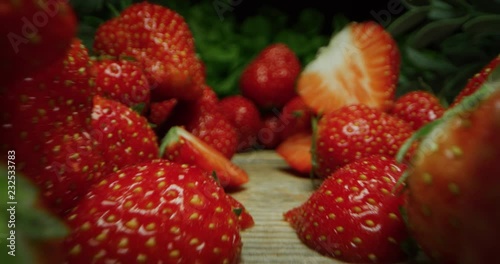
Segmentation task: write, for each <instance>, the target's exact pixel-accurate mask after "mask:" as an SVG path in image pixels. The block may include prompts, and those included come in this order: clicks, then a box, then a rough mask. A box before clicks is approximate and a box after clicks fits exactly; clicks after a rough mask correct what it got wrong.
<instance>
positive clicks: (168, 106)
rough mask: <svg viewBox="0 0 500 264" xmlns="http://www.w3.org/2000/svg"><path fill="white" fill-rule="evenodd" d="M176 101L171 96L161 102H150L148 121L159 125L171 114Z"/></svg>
mask: <svg viewBox="0 0 500 264" xmlns="http://www.w3.org/2000/svg"><path fill="white" fill-rule="evenodd" d="M177 102H178V101H177V99H175V98H173V99H168V100H165V101H161V102H153V103H151V106H150V109H149V114H148V120H149V122H151V123H153V124H155V125H161V124H163V123H165V122H166V121H167V119H168V118H169V117H170V115H171V114H172V111H174V108H175V106H176V105H177Z"/></svg>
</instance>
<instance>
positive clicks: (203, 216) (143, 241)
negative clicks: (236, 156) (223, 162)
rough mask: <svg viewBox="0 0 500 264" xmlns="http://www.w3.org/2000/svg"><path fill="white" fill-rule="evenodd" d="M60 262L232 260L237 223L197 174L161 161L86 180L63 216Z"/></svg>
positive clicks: (236, 252) (237, 246) (222, 198)
mask: <svg viewBox="0 0 500 264" xmlns="http://www.w3.org/2000/svg"><path fill="white" fill-rule="evenodd" d="M66 220H67V223H68V225H69V226H70V227H71V228H72V232H71V234H70V235H69V236H68V237H67V238H66V240H65V249H66V252H67V255H66V261H67V262H68V263H110V262H119V263H129V262H130V261H133V262H143V263H144V262H146V263H238V260H239V258H240V254H241V247H242V242H241V237H240V227H239V226H238V223H237V221H238V220H237V217H236V215H235V213H234V212H233V210H232V206H231V203H230V202H229V201H228V200H227V198H226V193H225V192H224V191H223V189H222V188H220V187H219V186H218V185H217V184H216V182H215V181H214V180H213V179H212V178H211V177H210V175H208V174H206V173H205V172H204V171H202V170H200V169H199V168H196V167H190V166H187V165H180V164H177V163H172V162H168V161H164V160H154V161H150V162H145V163H140V164H137V165H134V166H129V167H127V168H124V169H122V170H120V171H117V172H115V173H112V174H110V175H108V176H107V178H106V179H104V180H102V181H101V182H99V183H98V184H96V185H94V186H93V187H92V189H90V191H89V192H88V193H87V196H86V198H85V199H84V200H82V202H81V203H80V204H78V206H77V207H76V208H75V209H74V210H73V211H72V212H71V214H69V216H68V217H67V218H66Z"/></svg>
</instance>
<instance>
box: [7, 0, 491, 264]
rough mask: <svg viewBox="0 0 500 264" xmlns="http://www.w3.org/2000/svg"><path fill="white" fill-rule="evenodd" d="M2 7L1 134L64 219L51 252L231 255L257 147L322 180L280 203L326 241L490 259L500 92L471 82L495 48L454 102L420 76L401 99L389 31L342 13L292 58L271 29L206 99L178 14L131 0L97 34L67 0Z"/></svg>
mask: <svg viewBox="0 0 500 264" xmlns="http://www.w3.org/2000/svg"><path fill="white" fill-rule="evenodd" d="M1 12H3V13H2V14H1V16H0V22H2V23H0V31H1V32H3V33H4V35H5V36H8V38H4V39H3V40H2V41H0V45H1V46H2V47H3V48H2V49H1V50H2V53H1V58H2V64H1V65H0V67H2V71H1V73H2V81H1V82H2V83H1V86H0V94H1V95H2V98H3V99H4V100H3V104H2V112H3V115H2V117H1V118H2V119H1V120H2V127H1V128H0V130H1V132H2V142H1V148H2V151H3V153H8V152H7V151H8V150H15V153H16V156H17V157H19V160H18V161H17V165H16V167H17V169H18V171H19V172H21V173H23V175H25V176H26V177H27V178H28V179H30V180H31V181H32V182H33V183H34V184H35V185H36V186H37V187H38V188H39V190H40V192H41V201H40V204H41V206H43V207H45V208H46V209H47V210H49V211H50V212H53V213H54V214H55V215H57V216H58V217H60V218H61V219H63V220H64V222H65V224H67V226H68V227H69V229H70V231H71V232H70V234H69V235H68V236H67V237H65V238H64V241H63V248H62V254H61V255H60V256H59V255H54V256H52V257H54V258H58V259H59V261H66V262H69V263H115V262H121V263H126V262H130V261H133V262H146V263H159V262H161V263H238V262H239V261H240V256H241V250H242V241H241V237H240V231H242V230H245V229H247V228H250V227H252V226H253V225H254V221H253V218H252V216H251V214H250V213H249V212H248V211H246V209H245V207H244V206H243V204H241V203H240V202H239V201H237V200H235V199H234V198H233V197H232V196H231V195H230V194H229V192H230V191H238V190H239V189H240V188H242V187H244V185H245V184H246V183H247V182H248V181H249V180H250V179H249V176H248V175H247V173H246V172H245V171H244V170H243V169H242V168H240V167H239V166H238V165H236V164H235V163H233V162H232V158H233V157H234V155H235V154H236V153H241V152H248V151H254V150H259V149H273V150H276V152H277V153H278V154H279V155H280V156H281V157H283V159H284V160H285V161H286V162H287V164H288V165H289V166H290V167H291V168H292V169H293V170H294V171H296V172H297V173H298V174H300V175H303V176H306V175H313V176H315V177H317V178H319V179H320V180H321V181H322V183H321V185H320V186H319V187H318V188H317V189H316V190H315V192H314V193H313V194H312V195H311V197H310V198H309V199H308V200H307V201H305V202H304V203H303V204H302V205H300V206H298V207H296V208H291V209H289V210H288V211H286V212H285V213H284V219H285V221H287V222H289V223H290V225H291V226H292V227H293V228H294V229H295V231H296V232H297V234H298V237H299V239H300V240H301V241H302V242H303V243H304V244H306V245H307V246H309V247H310V248H312V249H314V250H317V251H318V252H319V253H321V254H323V255H327V256H330V257H333V258H336V259H340V260H342V261H346V262H355V263H394V262H400V261H404V260H407V259H409V258H411V257H412V256H413V252H409V251H408V250H406V249H407V248H405V246H404V245H408V241H410V240H412V239H415V240H416V242H418V245H419V246H420V247H421V248H422V249H423V250H424V251H425V253H427V255H429V257H431V258H433V259H435V260H438V261H440V262H442V263H486V261H487V260H488V259H493V256H494V254H495V253H496V251H497V250H498V247H496V246H493V244H495V243H494V239H495V238H496V237H497V236H498V235H499V234H498V232H490V233H488V230H491V229H495V227H494V225H495V224H496V223H497V222H498V221H500V217H499V216H498V213H494V214H491V213H488V212H490V211H491V212H499V211H500V205H499V204H500V203H498V201H499V200H500V199H499V197H498V193H499V192H498V180H497V179H496V178H495V177H494V176H496V175H500V170H499V166H498V165H496V164H495V161H496V160H498V157H499V153H498V150H499V149H500V145H499V143H500V142H499V141H498V139H497V137H495V135H496V133H498V132H500V124H499V121H498V120H500V118H499V116H500V113H499V111H498V109H499V108H498V104H499V103H498V102H499V101H500V99H499V98H500V97H499V95H498V92H497V93H494V92H491V91H489V90H488V92H484V91H483V90H484V89H483V88H484V86H485V85H484V83H485V80H486V79H487V78H489V77H490V75H492V76H493V74H492V72H494V70H495V69H496V67H497V65H498V64H499V63H500V57H496V58H494V59H493V60H492V61H491V63H490V64H489V65H486V66H485V67H484V69H483V70H482V71H481V72H480V73H478V74H477V75H475V76H474V77H473V78H471V79H470V82H469V83H468V84H467V86H466V87H465V89H464V90H463V91H461V92H460V94H459V95H458V96H457V97H456V99H455V101H454V102H452V104H451V106H450V107H445V106H443V105H441V104H440V100H439V99H438V98H437V97H436V96H435V95H434V94H432V93H430V92H427V91H423V90H422V91H414V92H410V93H407V94H404V95H402V96H400V97H397V98H396V92H397V84H398V78H399V69H400V63H401V61H400V54H399V50H398V46H397V44H396V42H395V41H394V40H393V38H392V37H391V35H390V34H389V33H387V32H386V31H385V30H384V28H383V27H381V26H380V25H378V24H377V23H375V22H358V23H354V22H353V23H351V24H349V25H347V26H346V27H345V28H344V29H343V30H341V31H339V32H338V33H336V34H335V35H334V36H332V39H331V41H330V44H329V45H328V46H326V47H323V48H322V49H321V50H319V52H318V54H317V57H316V58H315V59H314V60H313V61H312V62H310V63H309V64H307V65H305V67H303V65H301V62H300V61H299V59H298V58H297V56H296V54H295V53H294V52H293V51H292V50H291V49H290V48H289V47H288V46H287V45H285V44H283V43H275V44H271V45H269V46H268V47H266V48H265V49H263V50H262V51H261V52H260V53H259V54H258V55H256V57H255V58H254V59H253V60H252V61H250V62H249V63H248V65H247V67H246V68H245V70H244V71H243V73H242V75H241V78H240V87H239V88H240V91H241V94H238V95H232V96H227V97H224V98H218V96H217V94H216V93H215V92H214V90H213V89H212V87H210V86H209V85H207V83H206V80H205V77H206V71H205V70H206V69H205V65H204V63H203V61H202V60H200V58H199V56H198V55H197V50H196V45H195V41H196V40H195V39H194V38H193V36H192V33H191V31H190V29H189V25H188V24H187V23H186V22H185V21H184V18H183V17H182V16H180V15H179V14H178V13H176V12H174V11H172V10H171V9H169V8H167V7H165V6H161V5H156V4H151V3H148V2H143V3H138V4H133V5H131V6H129V7H127V8H126V9H124V10H123V11H121V13H120V14H119V15H118V16H117V17H114V18H112V19H110V20H108V21H106V22H104V23H103V24H101V25H100V26H99V28H98V30H97V32H96V35H95V41H94V46H93V47H85V46H84V45H82V42H81V40H80V39H78V38H77V37H76V35H75V33H76V18H75V15H74V13H73V11H72V9H71V7H70V6H69V5H68V3H67V2H66V1H63V0H52V1H35V2H34V1H26V0H24V1H17V2H9V3H7V4H5V5H4V6H2V11H1ZM43 15H45V16H46V17H47V21H48V22H47V23H45V24H46V25H44V26H43V27H42V26H40V25H39V24H40V20H37V19H40V17H41V16H43ZM49 17H50V19H49ZM27 18H28V19H27ZM29 18H33V19H32V21H30V20H29ZM11 21H23V22H24V23H25V24H24V25H22V26H19V28H17V29H15V30H14V29H12V28H11V27H7V26H6V25H9V23H10V22H11ZM60 25H64V27H60ZM39 55H40V56H39ZM94 55H95V56H94ZM490 86H492V87H494V88H495V89H496V90H498V89H497V88H498V87H497V86H498V85H497V84H493V85H490ZM480 88H481V89H480ZM487 88H488V87H487ZM495 89H493V90H495ZM479 90H481V91H483V92H481V93H479ZM469 95H472V96H469ZM474 96H475V97H474ZM473 97H474V98H476V99H475V100H473V99H471V98H473ZM436 127H438V128H439V130H438V132H431V133H430V134H429V131H431V130H432V131H435V130H433V128H436ZM471 127H472V128H471ZM427 134H429V136H428V137H427V138H426V140H423V141H419V140H418V139H420V138H423V137H426V135H427ZM401 150H405V151H401ZM469 153H473V154H474V155H469ZM398 154H399V155H398ZM4 160H6V159H4ZM451 164H452V165H453V166H455V169H453V168H451V167H452V165H451ZM403 175H405V176H404V177H403ZM485 175H490V176H489V177H488V176H485ZM491 175H493V176H491ZM398 182H399V183H402V184H398ZM401 194H404V195H401ZM401 208H402V209H404V210H403V211H401V210H400V209H401ZM402 212H406V213H407V215H406V213H402ZM474 215H478V217H481V218H478V217H474ZM406 216H407V218H406ZM470 226H474V227H475V228H470ZM464 227H467V228H464ZM461 228H462V229H461ZM436 230H439V232H438V231H436ZM459 230H462V231H461V232H459ZM495 230H497V228H496V229H495ZM470 237H472V238H473V239H472V241H473V243H474V242H475V243H476V246H474V245H472V243H470V242H468V241H469V240H468V239H469V238H470ZM448 244H450V245H454V247H455V248H453V249H450V248H449V247H447V245H448ZM456 252H460V254H457V253H456ZM56 261H58V260H50V261H49V263H54V262H56Z"/></svg>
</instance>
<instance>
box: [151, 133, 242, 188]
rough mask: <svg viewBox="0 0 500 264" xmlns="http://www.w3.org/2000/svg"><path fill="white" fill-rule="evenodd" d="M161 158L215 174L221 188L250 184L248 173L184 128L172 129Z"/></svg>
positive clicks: (162, 148) (166, 137) (165, 138)
mask: <svg viewBox="0 0 500 264" xmlns="http://www.w3.org/2000/svg"><path fill="white" fill-rule="evenodd" d="M160 152H161V154H160V156H161V157H162V158H164V159H168V160H171V161H174V162H178V163H186V164H192V165H196V166H198V167H200V168H202V169H204V170H206V171H208V172H215V173H216V174H217V177H218V179H219V182H220V184H221V186H223V187H224V188H227V189H228V188H238V187H240V186H241V185H243V184H245V183H247V182H248V175H247V173H246V172H245V171H244V170H243V169H241V168H240V167H238V166H237V165H236V164H234V163H232V162H231V161H230V160H229V159H227V158H226V157H225V156H224V155H223V154H222V153H220V152H219V151H217V150H216V149H215V148H213V147H211V146H210V145H208V144H207V143H205V142H204V141H203V140H201V139H199V138H198V137H196V136H194V135H193V134H191V133H189V132H188V131H186V130H185V129H183V128H182V127H177V126H175V127H172V128H171V129H170V130H169V131H168V133H167V134H166V135H165V137H164V138H163V140H162V144H161V146H160Z"/></svg>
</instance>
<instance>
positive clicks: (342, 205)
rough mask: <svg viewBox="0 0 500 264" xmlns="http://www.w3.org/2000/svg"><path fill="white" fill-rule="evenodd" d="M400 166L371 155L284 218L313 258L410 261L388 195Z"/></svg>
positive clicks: (397, 199)
mask: <svg viewBox="0 0 500 264" xmlns="http://www.w3.org/2000/svg"><path fill="white" fill-rule="evenodd" d="M403 169H404V166H403V165H400V164H399V163H397V162H396V161H395V159H393V158H391V157H386V156H380V155H372V156H369V157H364V158H362V159H359V160H356V161H354V162H352V163H350V164H348V165H346V166H344V167H342V168H340V169H339V170H337V171H336V172H335V173H333V174H332V175H331V176H330V177H328V178H327V179H325V180H324V181H323V183H322V184H321V186H320V187H319V188H318V189H317V190H316V191H314V193H313V194H312V195H311V196H310V197H309V198H308V200H307V201H306V202H304V203H303V204H302V205H300V206H298V207H295V208H293V209H291V210H289V211H287V212H285V214H284V217H285V220H286V221H287V222H289V223H290V225H291V226H292V227H293V228H294V229H295V231H296V232H297V235H298V237H299V239H300V240H301V241H302V242H303V243H305V244H306V245H307V246H308V247H310V248H312V249H314V250H316V251H317V252H319V253H321V254H323V255H326V256H330V257H333V258H335V259H338V260H341V261H345V262H352V263H396V262H400V261H403V260H406V259H407V258H408V257H407V256H406V254H405V253H404V252H403V250H402V247H401V244H402V243H403V242H404V241H405V240H406V239H407V238H408V237H409V236H408V232H407V230H406V226H405V223H404V221H403V219H402V217H401V215H400V212H399V207H400V206H401V205H402V204H403V197H402V196H399V195H396V194H394V193H392V192H391V190H392V189H393V188H394V187H395V184H396V182H397V180H398V179H399V178H400V176H401V174H402V172H403Z"/></svg>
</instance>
